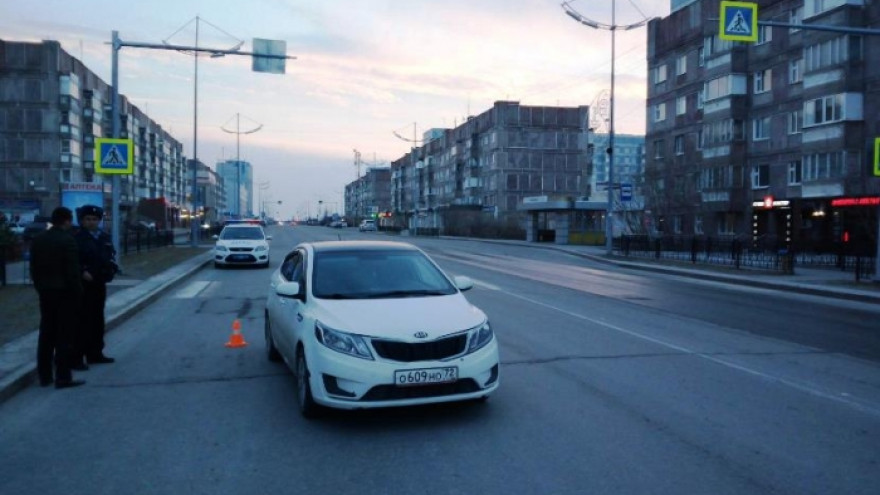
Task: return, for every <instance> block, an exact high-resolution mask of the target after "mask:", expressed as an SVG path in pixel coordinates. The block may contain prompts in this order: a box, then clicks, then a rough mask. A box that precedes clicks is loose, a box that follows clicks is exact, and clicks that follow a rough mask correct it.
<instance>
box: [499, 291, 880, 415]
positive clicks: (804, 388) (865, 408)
mask: <svg viewBox="0 0 880 495" xmlns="http://www.w3.org/2000/svg"><path fill="white" fill-rule="evenodd" d="M504 293H505V294H508V295H510V296H511V297H515V298H517V299H521V300H523V301H527V302H530V303H532V304H535V305H538V306H542V307H545V308H547V309H552V310H554V311H558V312H560V313H563V314H565V315H568V316H571V317H573V318H577V319H580V320H584V321H588V322H590V323H594V324H596V325H599V326H602V327H605V328H608V329H610V330H614V331H616V332H620V333H624V334H626V335H629V336H631V337H635V338H637V339H642V340H646V341H648V342H651V343H654V344H657V345H659V346H662V347H666V348H668V349H673V350H676V351H679V352H681V353H683V354H687V355H690V356H695V357H698V358H702V359H705V360H707V361H711V362H713V363H716V364H720V365H721V366H724V367H726V368H730V369H733V370H737V371H742V372H744V373H748V374H750V375H753V376H757V377H760V378H764V379H766V380H769V381H771V382H776V383H781V384H783V385H786V386H789V387H792V388H794V389H796V390H800V391H801V392H806V393H807V394H810V395H813V396H816V397H820V398H823V399H829V400H832V401H834V402H839V403H841V404H845V405H847V406H850V407H852V408H854V409H856V410H859V411H861V412H866V413H869V414H872V415H874V416H880V409H877V408H876V407H872V406H869V405H865V404H862V403H860V402H856V401H855V400H850V399H847V398H844V396H843V395H842V394H839V393H831V392H824V391H822V390H819V389H816V388H813V387H811V386H809V385H806V384H803V383H798V382H795V381H792V380H788V379H785V378H780V377H778V376H774V375H770V374H767V373H764V372H761V371H758V370H754V369H752V368H749V367H747V366H743V365H741V364H736V363H733V362H731V361H727V360H725V359H721V358H718V357H715V356H710V355H708V354H703V353H701V352H697V351H694V350H692V349H689V348H687V347H684V346H681V345H677V344H673V343H671V342H666V341H663V340H660V339H657V338H655V337H649V336H648V335H644V334H642V333H639V332H636V331H633V330H627V329H625V328H622V327H619V326H617V325H613V324H611V323H607V322H604V321H601V320H597V319H595V318H590V317H588V316H584V315H582V314H578V313H574V312H572V311H568V310H566V309H562V308H560V307H557V306H553V305H552V304H547V303H542V302H540V301H536V300H534V299H532V298H530V297H526V296H521V295H519V294H514V293H513V292H510V291H504ZM845 396H846V397H852V395H849V394H845Z"/></svg>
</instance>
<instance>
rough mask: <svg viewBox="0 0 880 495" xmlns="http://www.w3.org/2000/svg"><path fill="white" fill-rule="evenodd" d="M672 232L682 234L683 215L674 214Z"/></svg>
mask: <svg viewBox="0 0 880 495" xmlns="http://www.w3.org/2000/svg"><path fill="white" fill-rule="evenodd" d="M672 233H673V234H681V215H672Z"/></svg>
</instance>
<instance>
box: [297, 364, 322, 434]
mask: <svg viewBox="0 0 880 495" xmlns="http://www.w3.org/2000/svg"><path fill="white" fill-rule="evenodd" d="M310 376H311V374H310V373H309V365H308V363H307V362H306V355H305V353H304V352H303V350H302V347H300V348H299V350H297V351H296V392H297V394H296V395H297V399H298V402H299V412H300V413H302V415H303V416H304V417H306V418H309V419H311V418H316V417H317V416H318V412H319V408H320V406H319V405H318V404H317V403H316V402H315V399H314V398H313V397H312V386H311V385H309V377H310Z"/></svg>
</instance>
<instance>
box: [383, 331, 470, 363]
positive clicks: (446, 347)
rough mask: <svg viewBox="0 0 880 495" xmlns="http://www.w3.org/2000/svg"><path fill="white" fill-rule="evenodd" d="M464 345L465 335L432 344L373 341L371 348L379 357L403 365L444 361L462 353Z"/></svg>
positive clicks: (465, 343) (439, 340)
mask: <svg viewBox="0 0 880 495" xmlns="http://www.w3.org/2000/svg"><path fill="white" fill-rule="evenodd" d="M466 345H467V334H466V333H463V334H460V335H455V336H453V337H447V338H445V339H437V340H435V341H433V342H415V343H413V342H400V341H396V340H380V339H373V348H374V349H376V353H377V354H379V356H381V357H383V358H385V359H390V360H392V361H400V362H403V363H411V362H413V361H436V360H438V359H446V358H449V357H452V356H456V355H458V354H461V353H462V352H464V349H465V346H466Z"/></svg>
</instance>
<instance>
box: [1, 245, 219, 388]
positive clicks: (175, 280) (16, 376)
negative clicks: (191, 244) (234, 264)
mask: <svg viewBox="0 0 880 495" xmlns="http://www.w3.org/2000/svg"><path fill="white" fill-rule="evenodd" d="M202 256H205V259H204V260H203V261H201V262H199V263H193V266H192V267H190V268H188V269H186V270H184V271H183V272H181V273H179V274H177V275H175V276H173V277H170V278H169V279H168V280H164V281H158V280H157V281H156V282H155V283H154V285H155V287H151V288H150V289H148V290H147V291H146V292H145V293H144V294H141V295H140V296H138V297H136V298H134V299H133V301H132V302H129V303H127V304H125V305H124V306H123V307H122V308H121V309H118V310H116V311H114V312H113V313H111V314H109V315H107V316H106V322H105V328H104V332H105V333H107V332H110V331H111V330H113V329H114V328H116V327H118V326H119V325H121V324H122V323H123V322H125V321H126V320H128V319H129V318H131V317H132V316H133V315H134V314H135V313H137V312H138V311H140V310H141V309H143V308H144V307H145V306H147V305H149V304H150V303H152V302H153V301H155V300H156V299H157V298H158V297H159V295H161V294H162V292H163V291H165V290H167V289H170V288H172V287H174V286H176V285H177V284H179V283H180V282H181V281H183V280H184V279H185V278H187V277H189V276H190V275H192V274H193V273H196V272H197V271H199V270H201V269H202V268H204V267H205V266H206V265H208V264H209V263H210V262H211V260H212V258H211V257H209V256H207V255H202ZM193 259H196V257H194V258H193ZM169 270H173V268H171V269H169ZM162 275H163V274H162V273H160V274H158V275H155V276H153V277H150V278H149V279H147V280H145V281H144V282H143V283H144V284H148V283H150V281H151V280H153V279H161V278H162ZM35 333H36V331H34V332H33V333H32V334H28V335H25V336H23V337H20V338H19V339H25V338H28V337H31V338H33V334H35ZM19 339H17V340H16V341H18V340H19ZM16 341H13V342H16ZM36 377H37V365H36V362H34V361H30V362H28V364H25V365H22V366H19V367H18V368H16V369H15V370H13V371H12V373H10V374H9V376H7V377H5V378H3V379H2V380H0V404H2V403H3V402H6V400H8V399H9V398H11V397H12V396H14V395H15V394H17V393H18V392H19V391H21V390H22V389H24V388H25V387H27V386H28V385H30V383H31V382H33V381H34V380H35V379H36Z"/></svg>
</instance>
